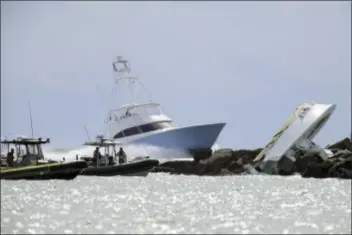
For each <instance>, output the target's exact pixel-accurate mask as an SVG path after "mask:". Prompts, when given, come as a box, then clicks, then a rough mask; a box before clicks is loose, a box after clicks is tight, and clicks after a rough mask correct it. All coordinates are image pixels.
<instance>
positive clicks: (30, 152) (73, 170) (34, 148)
mask: <svg viewBox="0 0 352 235" xmlns="http://www.w3.org/2000/svg"><path fill="white" fill-rule="evenodd" d="M47 143H50V139H49V138H48V139H46V140H42V138H38V139H36V138H17V139H13V140H6V139H5V140H2V141H1V144H3V145H7V150H8V155H7V157H6V162H4V161H2V164H1V169H0V179H9V180H22V179H26V180H50V179H63V180H72V179H74V178H76V177H77V175H79V173H80V172H81V171H82V170H83V169H84V168H86V167H87V163H86V162H85V161H74V162H56V163H50V161H46V160H45V159H44V155H43V151H42V144H47ZM10 146H13V147H12V148H11V150H10ZM15 157H16V159H15Z"/></svg>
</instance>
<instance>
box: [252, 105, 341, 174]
mask: <svg viewBox="0 0 352 235" xmlns="http://www.w3.org/2000/svg"><path fill="white" fill-rule="evenodd" d="M335 109H336V105H335V104H317V103H314V102H311V103H305V104H302V105H300V106H298V107H297V108H296V111H295V112H294V114H293V115H292V116H291V117H290V119H289V120H288V121H287V122H286V123H285V124H284V125H283V126H282V128H281V129H280V130H279V131H278V132H277V133H276V134H275V135H274V137H273V139H272V140H271V141H270V142H269V143H268V144H267V145H266V146H265V148H264V149H263V150H262V151H261V152H260V153H259V154H258V156H257V157H256V158H255V159H254V161H253V163H252V165H251V166H249V165H247V166H246V170H247V171H248V173H250V174H253V173H254V172H263V173H267V174H280V173H281V174H289V173H290V172H292V170H293V167H294V162H295V161H296V159H297V157H299V156H308V155H312V154H314V155H318V156H320V157H321V158H322V159H323V160H325V159H327V158H329V157H331V156H332V155H333V153H332V152H331V150H329V149H324V148H322V147H320V146H318V145H316V144H315V143H314V142H313V141H312V139H313V138H314V137H315V136H316V135H317V134H318V133H319V131H320V130H321V128H322V127H323V126H324V125H325V124H326V122H327V121H328V120H329V118H330V117H331V115H332V114H333V112H334V111H335Z"/></svg>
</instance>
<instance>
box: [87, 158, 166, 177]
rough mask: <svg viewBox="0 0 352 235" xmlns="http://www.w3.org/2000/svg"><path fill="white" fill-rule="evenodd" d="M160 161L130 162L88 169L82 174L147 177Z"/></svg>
mask: <svg viewBox="0 0 352 235" xmlns="http://www.w3.org/2000/svg"><path fill="white" fill-rule="evenodd" d="M158 165H159V161H158V160H156V159H147V160H141V161H136V162H130V163H126V164H121V165H114V166H105V167H88V168H86V169H84V170H83V171H82V172H81V175H86V176H117V175H120V176H147V175H148V173H149V172H150V171H151V170H152V169H153V168H154V167H156V166H158Z"/></svg>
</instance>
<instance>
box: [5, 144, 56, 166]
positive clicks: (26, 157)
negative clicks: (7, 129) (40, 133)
mask: <svg viewBox="0 0 352 235" xmlns="http://www.w3.org/2000/svg"><path fill="white" fill-rule="evenodd" d="M47 143H50V139H49V138H47V139H46V140H42V138H38V139H35V138H21V137H20V138H17V139H13V140H6V139H5V140H2V141H1V144H4V145H6V146H7V154H9V153H10V152H11V151H12V149H13V158H12V161H11V160H10V165H11V166H10V167H17V166H30V165H34V166H37V165H39V162H38V161H40V160H44V155H43V151H42V144H47ZM6 158H7V156H6Z"/></svg>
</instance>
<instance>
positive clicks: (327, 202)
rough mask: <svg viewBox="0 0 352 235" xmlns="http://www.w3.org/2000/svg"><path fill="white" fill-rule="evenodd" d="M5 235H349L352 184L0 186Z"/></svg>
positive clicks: (160, 180) (196, 180) (219, 180)
mask: <svg viewBox="0 0 352 235" xmlns="http://www.w3.org/2000/svg"><path fill="white" fill-rule="evenodd" d="M1 233H96V234H97V233H98V234H99V233H334V234H336V233H345V234H346V233H351V181H349V180H336V179H325V180H319V179H302V178H300V177H299V176H293V177H272V176H237V177H233V176H224V177H197V176H182V175H180V176H172V175H166V174H150V175H149V176H148V177H146V178H142V177H141V178H139V177H111V178H110V177H109V178H101V177H87V176H81V177H78V178H76V179H75V180H73V181H1Z"/></svg>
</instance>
